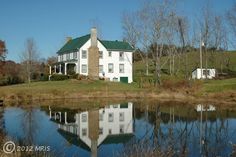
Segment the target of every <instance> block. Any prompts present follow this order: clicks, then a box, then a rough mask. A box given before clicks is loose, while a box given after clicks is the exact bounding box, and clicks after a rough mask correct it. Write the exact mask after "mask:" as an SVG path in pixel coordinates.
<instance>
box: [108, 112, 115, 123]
mask: <svg viewBox="0 0 236 157" xmlns="http://www.w3.org/2000/svg"><path fill="white" fill-rule="evenodd" d="M113 118H114V115H113V113H109V114H108V122H113Z"/></svg>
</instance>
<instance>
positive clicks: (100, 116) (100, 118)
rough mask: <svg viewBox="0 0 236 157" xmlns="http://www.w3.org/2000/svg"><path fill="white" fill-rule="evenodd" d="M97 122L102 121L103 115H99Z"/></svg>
mask: <svg viewBox="0 0 236 157" xmlns="http://www.w3.org/2000/svg"><path fill="white" fill-rule="evenodd" d="M99 121H103V113H100V114H99Z"/></svg>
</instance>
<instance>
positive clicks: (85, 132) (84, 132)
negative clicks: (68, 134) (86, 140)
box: [82, 128, 87, 136]
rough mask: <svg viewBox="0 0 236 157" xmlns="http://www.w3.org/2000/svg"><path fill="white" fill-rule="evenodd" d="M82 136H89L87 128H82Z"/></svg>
mask: <svg viewBox="0 0 236 157" xmlns="http://www.w3.org/2000/svg"><path fill="white" fill-rule="evenodd" d="M82 136H87V128H82Z"/></svg>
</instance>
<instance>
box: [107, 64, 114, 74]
mask: <svg viewBox="0 0 236 157" xmlns="http://www.w3.org/2000/svg"><path fill="white" fill-rule="evenodd" d="M110 66H112V68H111V69H110ZM110 70H111V71H110ZM108 73H114V64H113V63H108Z"/></svg>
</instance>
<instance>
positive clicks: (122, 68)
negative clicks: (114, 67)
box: [119, 64, 125, 73]
mask: <svg viewBox="0 0 236 157" xmlns="http://www.w3.org/2000/svg"><path fill="white" fill-rule="evenodd" d="M119 69H120V73H124V72H125V65H124V64H120V65H119Z"/></svg>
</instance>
